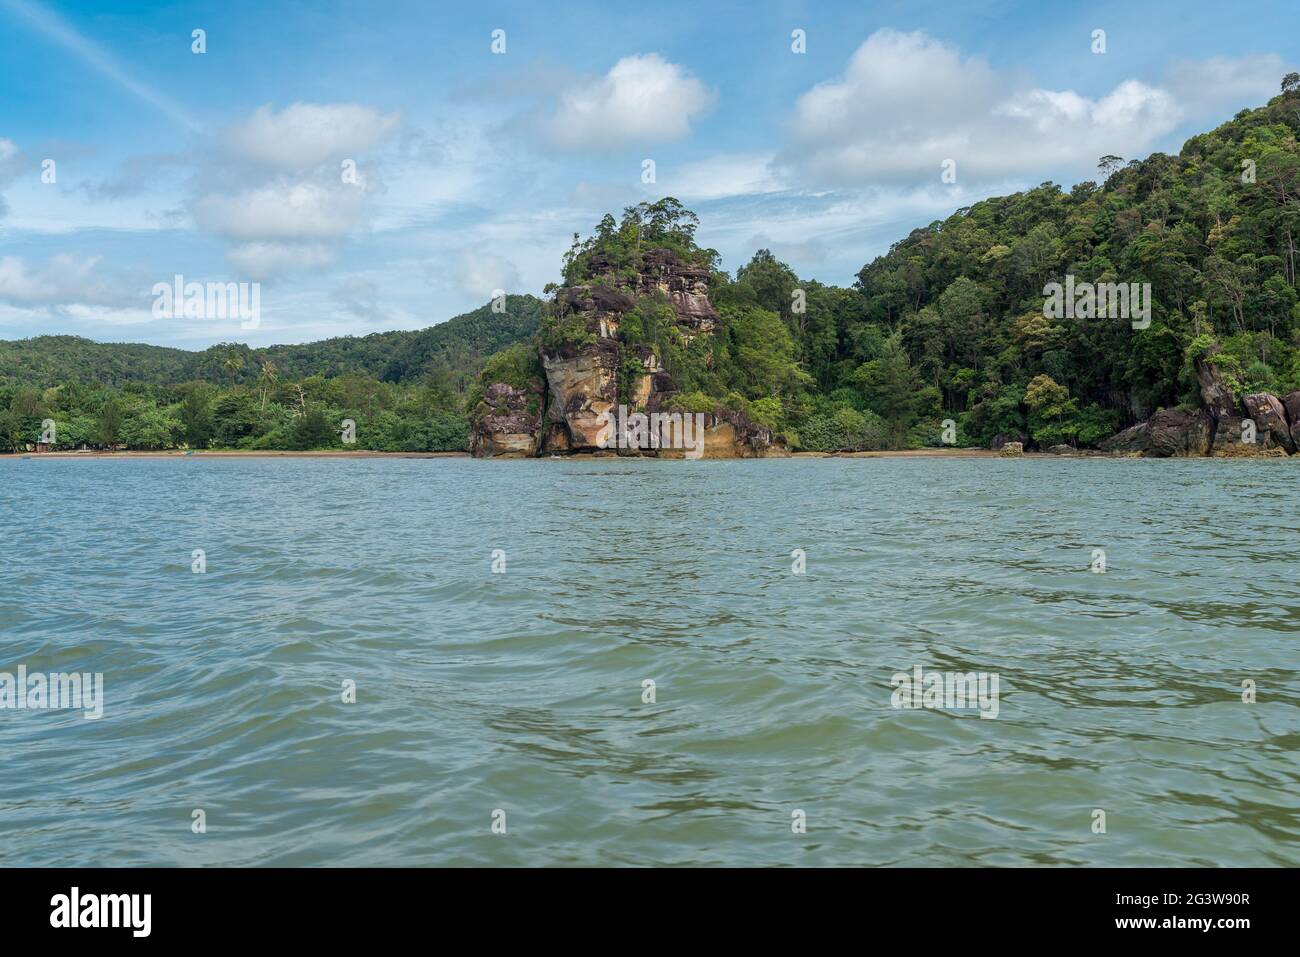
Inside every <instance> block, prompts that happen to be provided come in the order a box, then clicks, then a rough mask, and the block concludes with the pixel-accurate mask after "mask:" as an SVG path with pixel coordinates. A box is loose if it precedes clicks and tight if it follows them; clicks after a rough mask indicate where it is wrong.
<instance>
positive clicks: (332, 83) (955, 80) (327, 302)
mask: <svg viewBox="0 0 1300 957" xmlns="http://www.w3.org/2000/svg"><path fill="white" fill-rule="evenodd" d="M1138 6H1139V5H1136V4H1132V3H1093V4H1071V3H1051V4H1044V3H1041V2H1035V3H1019V2H1002V3H998V2H992V3H980V4H970V3H966V2H960V3H958V2H953V3H946V2H932V3H926V4H918V3H864V2H853V3H837V2H819V3H790V2H784V3H781V2H772V3H764V2H757V3H754V2H751V3H736V4H721V3H714V4H704V3H666V2H655V3H652V4H630V3H629V4H610V3H607V2H606V3H590V4H588V3H564V4H538V3H536V2H527V3H517V4H491V3H475V4H464V3H457V4H437V3H428V2H424V3H401V2H390V3H383V4H374V3H331V2H317V3H312V4H288V3H279V2H276V0H258V2H253V3H244V2H239V0H233V2H223V3H219V4H217V3H169V4H149V3H137V4H130V5H126V4H120V3H71V2H45V0H39V2H38V0H0V89H2V90H3V91H4V93H3V96H2V97H0V338H22V337H26V336H33V335H42V334H52V333H70V334H77V335H84V336H87V337H89V338H93V339H97V340H101V341H141V342H152V343H157V344H162V345H176V346H182V347H186V348H202V347H204V346H207V345H209V344H211V343H213V342H221V341H247V342H250V343H252V344H254V345H262V344H268V343H272V342H304V341H310V340H314V339H319V338H324V337H326V336H332V335H345V334H354V335H364V334H366V333H369V332H376V331H382V330H385V329H393V328H421V327H424V326H428V325H431V324H434V323H437V322H441V321H443V320H444V319H447V318H450V317H452V316H454V315H457V314H459V313H462V312H465V311H467V310H469V309H472V308H475V307H476V306H479V305H482V304H483V303H484V302H486V301H487V300H488V299H489V298H490V297H491V295H492V293H493V290H496V289H505V290H506V291H508V292H512V293H513V292H531V293H534V294H540V293H541V290H542V286H543V285H544V284H545V283H547V282H551V281H554V280H556V279H557V278H558V274H559V268H560V257H561V256H562V254H563V252H564V250H565V249H567V248H568V245H569V242H570V239H571V237H572V234H573V233H574V232H575V231H579V232H583V233H584V234H585V233H586V232H589V231H590V229H591V227H592V226H593V225H594V223H595V222H596V221H597V220H598V219H599V218H600V216H601V215H602V214H603V213H604V212H606V211H612V212H615V213H617V212H618V211H619V210H621V208H622V207H623V206H625V205H628V204H630V203H634V202H637V201H639V200H642V199H656V198H658V197H659V196H662V195H675V196H677V197H678V198H680V199H681V200H683V201H684V202H685V203H686V204H687V205H688V206H690V207H691V208H693V209H695V210H696V211H697V212H698V213H699V215H700V217H701V226H700V230H699V234H698V238H699V239H700V240H701V241H702V242H703V243H704V244H705V245H709V246H713V247H714V248H716V249H718V250H719V251H720V252H721V253H722V256H723V267H724V268H725V269H728V270H730V271H734V270H735V268H736V267H737V266H739V265H742V264H743V263H744V262H746V261H747V260H748V258H749V257H750V256H751V255H752V254H753V252H754V251H755V250H756V249H758V248H760V247H763V246H766V247H769V248H771V249H772V250H773V251H774V252H775V253H776V254H777V255H778V256H779V257H781V258H783V259H785V260H786V261H787V262H789V263H790V264H791V265H792V266H793V267H794V268H795V269H796V271H797V272H798V273H799V274H800V275H801V276H804V277H808V278H816V279H820V280H822V281H823V282H829V283H837V284H848V283H850V282H852V280H853V277H854V274H855V273H856V272H857V270H858V269H859V268H860V267H861V266H862V265H863V264H864V263H865V262H867V261H869V260H870V259H871V258H872V257H874V256H876V255H879V254H881V253H883V252H885V251H887V250H888V248H889V245H890V244H891V243H892V242H894V241H896V240H898V239H900V238H902V237H903V236H905V235H906V234H907V233H908V231H909V230H911V229H913V228H915V227H916V226H920V225H924V224H926V223H929V222H931V221H933V220H935V219H938V218H942V217H944V216H946V215H948V214H949V213H950V212H952V211H953V210H954V209H956V208H958V207H961V206H965V205H969V204H970V203H972V202H974V201H976V200H978V199H980V198H983V197H985V196H990V195H998V194H1002V193H1007V192H1012V191H1015V190H1017V189H1022V188H1025V187H1027V186H1033V185H1036V184H1038V183H1040V182H1043V181H1044V180H1049V179H1050V180H1054V181H1056V182H1058V183H1062V184H1064V185H1069V184H1072V183H1074V182H1077V181H1079V180H1081V179H1088V178H1092V177H1093V174H1094V170H1095V166H1096V161H1097V157H1099V156H1101V155H1102V154H1105V153H1115V154H1118V155H1120V156H1123V157H1125V158H1133V157H1136V156H1145V155H1147V154H1149V153H1151V152H1153V151H1156V150H1165V151H1175V152H1176V151H1177V149H1178V148H1179V146H1180V145H1181V143H1182V142H1183V140H1184V139H1185V138H1186V137H1187V136H1189V135H1191V134H1193V133H1196V132H1198V131H1200V130H1203V129H1207V128H1210V127H1212V126H1215V125H1217V124H1218V123H1220V122H1222V121H1224V120H1226V119H1228V118H1229V117H1231V115H1232V114H1233V113H1235V112H1236V111H1237V110H1238V109H1241V108H1242V107H1246V106H1255V105H1259V104H1261V103H1263V102H1265V101H1266V100H1267V99H1268V98H1269V97H1270V96H1272V95H1273V94H1274V93H1276V92H1277V89H1278V82H1279V80H1280V78H1281V76H1282V74H1283V73H1285V72H1287V71H1288V70H1290V69H1296V64H1297V63H1300V37H1298V36H1297V33H1296V31H1295V30H1294V29H1292V27H1293V26H1294V16H1295V10H1294V4H1293V3H1291V2H1276V3H1274V2H1260V3H1254V4H1252V5H1251V7H1250V10H1249V14H1248V15H1247V14H1245V13H1243V12H1242V10H1241V9H1240V8H1232V7H1231V6H1230V5H1224V4H1221V3H1208V2H1205V3H1202V2H1191V3H1188V2H1180V3H1163V2H1156V3H1146V4H1142V5H1141V9H1138ZM196 29H202V30H204V31H205V39H206V52H204V53H201V54H197V53H194V52H193V51H192V44H193V42H194V41H193V40H192V32H193V31H194V30H196ZM494 30H503V31H504V33H505V51H504V53H494V52H493V50H492V44H493V38H492V35H493V31H494ZM795 30H802V31H803V32H804V36H805V48H806V52H803V53H796V52H794V50H793V49H792V45H793V43H794V41H793V40H792V31H795ZM1095 30H1104V31H1105V38H1104V40H1105V52H1104V53H1102V52H1094V49H1093V48H1094V46H1095V41H1094V39H1093V33H1094V31H1095ZM46 160H53V161H54V167H53V170H54V174H55V175H54V182H45V181H43V177H42V170H43V168H45V165H44V164H45V161H46ZM646 160H653V162H654V174H655V182H653V183H645V182H643V169H644V163H645V161H646ZM947 160H951V161H952V165H951V167H950V168H952V169H954V170H955V182H945V181H944V178H943V176H942V173H943V169H944V163H945V161H947ZM349 162H350V163H352V164H354V165H355V170H356V173H357V175H356V177H355V181H354V182H345V181H344V176H343V171H344V169H345V164H346V163H349ZM45 178H46V179H48V176H47V177H45ZM176 274H181V275H183V276H184V277H185V279H186V280H187V281H198V282H224V281H238V280H245V281H257V282H260V283H261V284H262V297H261V301H262V322H261V325H260V327H259V328H257V329H255V330H241V329H240V328H239V323H238V321H237V320H221V319H180V318H176V319H155V318H154V317H153V315H152V312H151V305H152V296H151V292H150V291H151V288H152V286H153V284H154V283H157V282H171V280H172V277H173V276H174V275H176Z"/></svg>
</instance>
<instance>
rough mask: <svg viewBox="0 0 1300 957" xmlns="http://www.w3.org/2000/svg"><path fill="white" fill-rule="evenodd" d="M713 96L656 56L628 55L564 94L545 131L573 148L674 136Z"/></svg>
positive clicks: (560, 144)
mask: <svg viewBox="0 0 1300 957" xmlns="http://www.w3.org/2000/svg"><path fill="white" fill-rule="evenodd" d="M714 100H715V95H714V93H713V91H711V90H710V89H709V88H708V87H706V86H705V85H704V84H703V83H701V82H700V81H699V80H697V79H695V77H693V76H691V75H690V74H689V73H687V72H686V71H685V70H683V69H682V68H681V67H680V66H678V65H677V64H675V63H670V62H668V61H667V60H665V59H664V58H663V57H661V56H659V55H658V54H655V53H648V54H642V55H636V56H627V57H624V58H623V59H621V60H619V61H618V62H617V63H615V64H614V66H613V67H611V68H610V70H609V72H608V73H606V74H605V75H604V76H603V77H601V78H600V79H599V80H596V81H594V82H592V81H584V82H583V83H581V84H577V85H574V86H572V87H570V88H569V89H568V90H566V91H565V92H564V93H562V94H561V95H560V101H559V103H558V104H557V106H556V109H555V112H554V113H553V114H552V115H551V116H550V117H548V118H547V119H546V121H545V129H546V133H547V135H548V137H549V138H550V140H551V142H552V143H553V144H554V145H555V146H558V147H560V148H561V149H569V150H580V149H616V148H618V147H620V146H623V145H626V144H630V143H646V142H662V141H667V140H675V139H680V138H681V137H683V136H685V135H686V134H687V133H689V132H690V129H691V123H692V122H694V120H695V119H697V118H698V117H700V116H701V115H703V114H704V113H705V112H706V111H707V110H708V109H709V108H710V107H711V106H712V105H713V102H714Z"/></svg>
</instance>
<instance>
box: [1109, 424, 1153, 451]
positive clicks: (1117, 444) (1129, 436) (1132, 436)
mask: <svg viewBox="0 0 1300 957" xmlns="http://www.w3.org/2000/svg"><path fill="white" fill-rule="evenodd" d="M1150 447H1151V424H1150V423H1149V422H1139V423H1138V424H1137V425H1131V426H1129V427H1128V428H1127V429H1125V430H1124V431H1122V432H1116V433H1115V434H1114V435H1112V436H1110V438H1107V439H1102V441H1101V444H1100V445H1099V446H1098V448H1100V449H1101V450H1102V451H1103V452H1111V453H1114V454H1116V455H1124V454H1132V453H1134V452H1145V451H1146V450H1147V449H1149V448H1150Z"/></svg>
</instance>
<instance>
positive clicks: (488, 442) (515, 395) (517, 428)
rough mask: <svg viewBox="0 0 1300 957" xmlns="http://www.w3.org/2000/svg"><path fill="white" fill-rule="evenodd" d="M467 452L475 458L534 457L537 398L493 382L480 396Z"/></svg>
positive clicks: (538, 415) (539, 419)
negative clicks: (481, 400)
mask: <svg viewBox="0 0 1300 957" xmlns="http://www.w3.org/2000/svg"><path fill="white" fill-rule="evenodd" d="M483 406H485V409H484V410H483V411H482V412H481V414H480V415H479V416H478V417H477V419H476V422H475V427H474V436H473V440H472V443H471V446H470V450H471V451H472V452H473V454H474V455H476V456H490V455H535V454H537V450H538V440H539V434H540V430H541V424H542V417H541V396H540V395H538V394H537V393H535V392H533V391H531V390H529V389H516V388H514V387H513V386H510V385H507V384H506V383H504V382H494V383H493V384H492V385H490V386H489V387H488V388H487V390H486V391H485V392H484V395H483Z"/></svg>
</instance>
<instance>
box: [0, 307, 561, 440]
mask: <svg viewBox="0 0 1300 957" xmlns="http://www.w3.org/2000/svg"><path fill="white" fill-rule="evenodd" d="M540 307H541V302H540V300H538V299H536V298H534V297H532V296H509V297H507V298H506V300H505V302H504V311H502V312H494V311H493V310H492V308H491V306H490V305H487V306H483V307H482V308H480V309H477V310H475V311H474V312H471V313H467V314H465V315H463V316H457V317H456V318H454V319H451V320H448V321H447V322H444V323H442V324H440V325H437V326H433V327H431V328H428V329H422V330H419V331H417V332H386V333H376V334H374V335H369V336H365V337H361V338H355V337H346V338H339V339H327V340H324V341H322V342H314V343H309V344H307V345H292V346H271V347H269V348H265V349H250V348H249V347H248V346H245V345H238V344H227V345H219V346H213V347H212V348H210V349H207V350H205V351H203V352H187V351H185V350H181V349H167V348H161V347H157V346H144V345H120V344H104V343H96V342H90V341H88V340H86V339H80V338H76V337H73V336H41V337H38V338H34V339H25V340H21V341H18V342H0V451H8V450H9V449H11V448H12V449H22V448H23V447H25V445H26V444H28V443H35V442H37V441H38V440H39V439H40V437H41V435H42V433H44V434H45V435H47V436H48V435H50V432H49V430H47V429H46V428H44V427H43V426H42V423H43V422H46V421H47V420H52V421H53V422H54V429H53V433H52V434H53V438H54V440H55V441H54V442H53V443H52V444H53V446H54V447H55V448H61V449H72V448H81V447H83V446H85V447H91V448H104V447H112V446H121V445H125V446H127V447H129V448H133V449H167V448H177V447H189V448H239V449H319V448H342V447H345V443H344V435H343V433H344V429H345V426H344V421H345V420H347V419H351V420H352V421H353V422H355V424H356V432H355V442H354V443H347V444H346V447H350V448H360V449H376V450H381V451H391V452H418V451H459V450H462V449H464V448H465V447H466V445H467V442H468V437H469V423H468V420H467V418H466V416H465V414H464V410H465V408H466V405H467V403H469V402H470V401H471V399H470V392H471V391H472V390H473V389H475V388H476V387H477V382H478V373H479V370H480V369H481V368H482V366H483V364H484V362H485V361H486V359H487V358H488V357H489V356H490V355H491V354H493V353H495V352H496V351H497V350H499V349H500V348H501V347H502V346H503V345H506V344H508V343H511V342H517V341H519V340H521V339H524V338H527V337H528V336H531V335H532V334H533V332H534V330H535V329H536V328H537V320H538V314H539V312H540ZM349 437H350V436H349Z"/></svg>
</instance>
